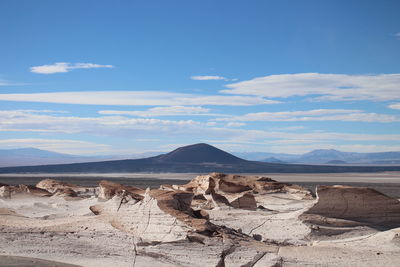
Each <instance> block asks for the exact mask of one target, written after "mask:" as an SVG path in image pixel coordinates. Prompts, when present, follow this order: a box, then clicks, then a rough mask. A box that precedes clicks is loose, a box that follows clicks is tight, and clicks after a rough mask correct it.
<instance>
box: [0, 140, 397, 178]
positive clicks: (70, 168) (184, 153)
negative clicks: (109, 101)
mask: <svg viewBox="0 0 400 267" xmlns="http://www.w3.org/2000/svg"><path fill="white" fill-rule="evenodd" d="M378 171H400V166H369V167H367V166H321V165H301V164H281V163H268V162H259V161H249V160H245V159H241V158H239V157H236V156H234V155H232V154H229V153H227V152H225V151H223V150H220V149H218V148H216V147H213V146H211V145H208V144H195V145H189V146H184V147H180V148H178V149H175V150H174V151H172V152H169V153H166V154H162V155H158V156H154V157H148V158H142V159H125V160H109V161H97V162H86V163H72V164H55V165H42V166H23V167H5V168H0V173H123V172H198V173H208V172H226V173H268V172H269V173H272V172H284V173H313V172H314V173H315V172H321V173H329V172H378Z"/></svg>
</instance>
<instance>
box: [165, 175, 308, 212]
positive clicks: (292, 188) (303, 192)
mask: <svg viewBox="0 0 400 267" xmlns="http://www.w3.org/2000/svg"><path fill="white" fill-rule="evenodd" d="M162 188H165V189H166V190H182V191H187V192H192V193H194V194H195V195H196V196H199V195H202V196H204V200H203V201H201V200H200V199H199V198H197V199H196V201H195V203H193V204H194V205H196V206H197V207H201V208H215V207H223V206H231V207H234V208H240V209H249V210H255V209H256V208H257V207H258V203H257V199H259V198H260V195H264V194H270V193H286V194H289V195H290V196H291V197H293V198H295V199H313V194H312V193H311V192H310V191H309V190H308V189H305V188H303V187H301V186H298V185H291V184H286V183H280V182H277V181H275V180H272V179H271V178H268V177H260V176H242V175H231V174H223V173H211V174H208V175H201V176H197V177H196V178H194V179H193V180H191V181H190V182H189V183H187V184H185V185H173V186H167V185H165V186H163V187H162ZM255 196H257V198H256V197H255Z"/></svg>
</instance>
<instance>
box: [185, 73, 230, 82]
mask: <svg viewBox="0 0 400 267" xmlns="http://www.w3.org/2000/svg"><path fill="white" fill-rule="evenodd" d="M190 79H192V80H196V81H212V80H214V81H217V80H223V81H232V82H233V81H237V80H238V79H236V78H234V79H230V78H226V77H223V76H218V75H198V76H192V77H190Z"/></svg>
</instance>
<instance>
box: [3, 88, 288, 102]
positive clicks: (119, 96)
mask: <svg viewBox="0 0 400 267" xmlns="http://www.w3.org/2000/svg"><path fill="white" fill-rule="evenodd" d="M0 100H6V101H27V102H44V103H59V104H83V105H127V106H130V105H131V106H185V105H188V106H189V105H219V106H250V105H261V104H276V103H280V102H279V101H273V100H268V99H265V98H262V97H254V96H225V95H200V94H182V93H171V92H161V91H90V92H57V93H32V94H0Z"/></svg>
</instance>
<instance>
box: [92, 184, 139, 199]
mask: <svg viewBox="0 0 400 267" xmlns="http://www.w3.org/2000/svg"><path fill="white" fill-rule="evenodd" d="M99 188H100V190H99V198H102V199H111V198H113V197H114V196H115V195H120V196H122V195H130V196H131V197H133V198H135V199H137V200H141V199H143V195H144V193H145V190H143V189H141V188H138V187H134V186H128V185H122V184H118V183H114V182H110V181H106V180H102V181H100V183H99Z"/></svg>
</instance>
